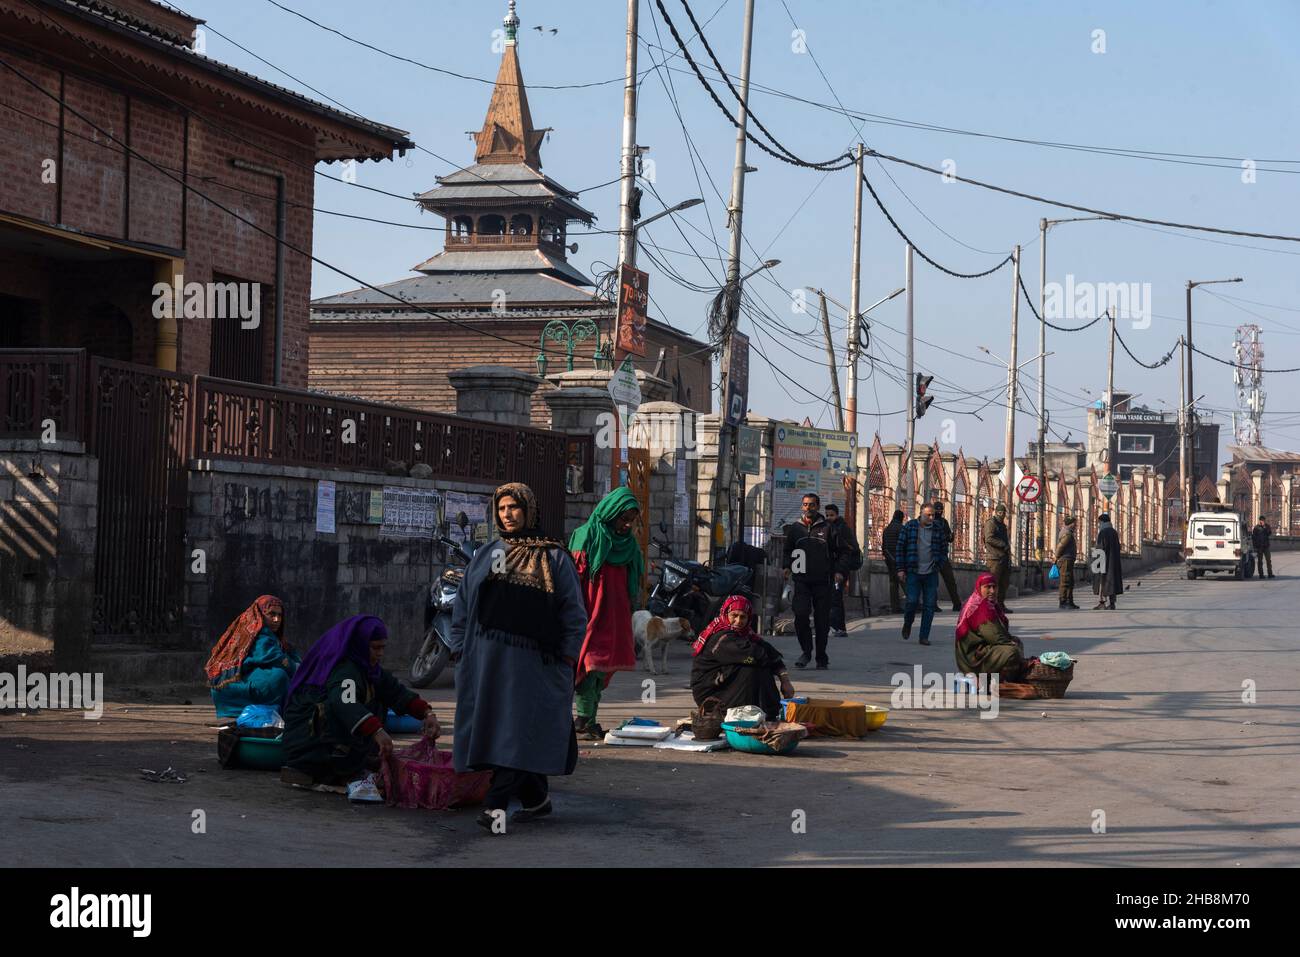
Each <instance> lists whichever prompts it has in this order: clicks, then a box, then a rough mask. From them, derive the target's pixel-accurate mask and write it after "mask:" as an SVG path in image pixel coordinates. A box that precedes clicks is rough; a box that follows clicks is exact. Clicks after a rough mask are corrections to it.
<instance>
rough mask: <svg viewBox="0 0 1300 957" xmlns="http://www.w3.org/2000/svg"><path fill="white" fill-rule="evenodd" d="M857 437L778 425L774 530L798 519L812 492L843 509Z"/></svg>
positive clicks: (774, 448)
mask: <svg viewBox="0 0 1300 957" xmlns="http://www.w3.org/2000/svg"><path fill="white" fill-rule="evenodd" d="M856 451H857V437H856V436H854V435H851V434H850V433H848V432H835V431H832V430H830V429H812V428H806V427H804V426H796V425H778V426H776V432H775V434H774V435H773V441H772V525H771V527H772V531H773V532H776V533H779V532H780V531H781V530H782V529H783V528H784V527H785V526H786V525H787V524H789V523H790V522H797V521H798V520H799V514H800V504H801V502H802V500H803V497H804V495H806V494H807V493H809V492H813V493H816V494H817V495H818V496H820V497H821V502H822V505H823V507H824V506H826V505H830V504H831V503H832V502H833V503H834V504H836V505H838V506H839V507H840V508H841V509H843V508H844V494H845V493H844V477H845V475H850V474H852V468H853V456H854V454H855V453H856Z"/></svg>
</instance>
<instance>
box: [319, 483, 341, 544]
mask: <svg viewBox="0 0 1300 957" xmlns="http://www.w3.org/2000/svg"><path fill="white" fill-rule="evenodd" d="M335 491H336V489H335V486H334V483H333V482H317V483H316V531H317V533H319V534H324V535H333V534H334V493H335Z"/></svg>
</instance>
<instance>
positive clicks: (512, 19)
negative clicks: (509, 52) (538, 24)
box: [501, 0, 519, 46]
mask: <svg viewBox="0 0 1300 957" xmlns="http://www.w3.org/2000/svg"><path fill="white" fill-rule="evenodd" d="M501 22H502V23H504V24H505V26H506V43H509V44H511V45H512V46H513V45H514V42H515V36H516V35H517V34H518V33H519V16H518V15H517V14H516V13H515V0H510V12H509V13H507V14H506V15H505V18H504V19H503V20H502V21H501Z"/></svg>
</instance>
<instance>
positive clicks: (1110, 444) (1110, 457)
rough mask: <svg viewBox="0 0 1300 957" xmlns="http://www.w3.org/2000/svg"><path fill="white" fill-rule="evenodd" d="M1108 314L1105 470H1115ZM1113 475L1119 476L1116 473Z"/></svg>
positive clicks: (1112, 358)
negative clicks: (1108, 353) (1108, 350)
mask: <svg viewBox="0 0 1300 957" xmlns="http://www.w3.org/2000/svg"><path fill="white" fill-rule="evenodd" d="M1106 314H1107V315H1108V316H1110V357H1109V358H1108V359H1107V360H1106V471H1107V472H1111V473H1114V472H1115V313H1114V310H1113V309H1108V310H1107V312H1106ZM1115 477H1116V478H1119V475H1118V473H1115Z"/></svg>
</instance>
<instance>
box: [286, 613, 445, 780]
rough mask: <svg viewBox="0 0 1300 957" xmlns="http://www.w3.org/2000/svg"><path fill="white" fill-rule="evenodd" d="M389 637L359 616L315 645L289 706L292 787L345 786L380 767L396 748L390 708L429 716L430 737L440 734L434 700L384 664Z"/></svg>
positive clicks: (373, 619)
mask: <svg viewBox="0 0 1300 957" xmlns="http://www.w3.org/2000/svg"><path fill="white" fill-rule="evenodd" d="M387 642H388V629H387V628H385V627H384V623H383V622H382V621H380V620H379V619H378V618H376V617H375V616H374V615H353V616H352V617H351V618H348V619H346V620H344V621H341V622H339V623H338V624H337V625H335V626H334V627H333V628H331V629H330V630H329V631H327V632H325V634H323V635H321V636H320V638H319V639H318V640H317V642H316V644H314V645H312V647H311V650H310V651H308V652H307V656H306V657H305V658H304V659H303V662H302V666H301V667H300V668H299V669H298V673H297V674H296V675H294V678H293V683H292V684H291V685H290V686H289V701H288V703H287V704H286V705H285V708H284V763H285V766H284V767H283V768H281V769H280V780H281V781H283V782H284V783H285V784H298V785H302V786H305V787H306V786H311V785H315V784H325V785H331V786H338V785H345V784H347V783H348V782H350V781H353V780H356V779H357V778H359V777H362V776H363V774H364V773H365V772H366V771H375V770H378V768H379V761H380V758H381V757H382V756H385V755H387V754H390V753H391V752H392V750H393V739H392V738H390V737H389V736H388V732H386V731H385V730H384V716H385V715H387V713H388V709H389V708H392V709H393V710H394V711H395V712H397V713H398V714H399V715H401V714H409V715H411V716H412V717H416V718H421V719H423V721H424V728H423V733H424V735H425V736H426V737H430V738H436V737H437V736H438V719H437V718H435V717H434V716H433V711H432V710H431V709H430V707H429V703H428V702H427V701H425V700H424V699H422V698H421V697H420V696H419V695H417V694H416V693H415V692H414V691H412V690H411V689H410V688H407V687H406V686H405V685H403V684H402V683H401V682H400V681H398V680H397V679H396V678H394V677H393V676H392V674H390V673H389V672H387V671H385V670H384V669H383V668H381V667H380V666H379V664H380V662H381V661H382V660H383V658H384V648H385V646H386V644H387Z"/></svg>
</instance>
